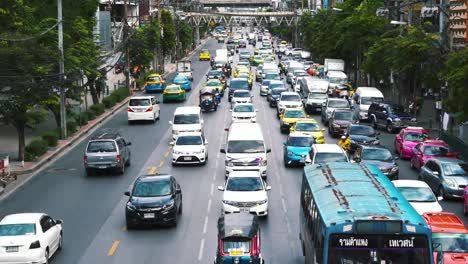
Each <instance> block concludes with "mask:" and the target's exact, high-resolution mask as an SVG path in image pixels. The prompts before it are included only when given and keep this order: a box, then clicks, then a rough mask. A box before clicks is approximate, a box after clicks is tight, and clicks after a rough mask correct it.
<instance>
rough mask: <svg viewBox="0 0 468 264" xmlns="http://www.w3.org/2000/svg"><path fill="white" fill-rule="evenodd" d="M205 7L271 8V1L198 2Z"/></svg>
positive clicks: (217, 0) (212, 0)
mask: <svg viewBox="0 0 468 264" xmlns="http://www.w3.org/2000/svg"><path fill="white" fill-rule="evenodd" d="M200 4H202V5H203V6H205V7H265V6H272V5H273V1H272V0H200Z"/></svg>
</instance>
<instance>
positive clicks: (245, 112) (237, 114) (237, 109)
mask: <svg viewBox="0 0 468 264" xmlns="http://www.w3.org/2000/svg"><path fill="white" fill-rule="evenodd" d="M229 111H231V112H232V117H231V119H232V122H254V123H255V122H257V112H258V110H257V109H255V107H254V105H253V104H252V103H238V104H236V105H234V107H233V108H232V110H229Z"/></svg>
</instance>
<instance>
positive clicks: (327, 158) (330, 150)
mask: <svg viewBox="0 0 468 264" xmlns="http://www.w3.org/2000/svg"><path fill="white" fill-rule="evenodd" d="M326 162H347V163H349V157H348V155H347V154H346V152H345V151H344V150H343V149H342V148H341V147H340V146H338V145H337V144H313V145H312V148H311V149H310V151H309V156H308V157H307V158H306V164H320V163H326Z"/></svg>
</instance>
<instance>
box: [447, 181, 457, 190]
mask: <svg viewBox="0 0 468 264" xmlns="http://www.w3.org/2000/svg"><path fill="white" fill-rule="evenodd" d="M445 183H447V186H448V187H450V188H455V187H457V183H456V182H455V181H452V180H445Z"/></svg>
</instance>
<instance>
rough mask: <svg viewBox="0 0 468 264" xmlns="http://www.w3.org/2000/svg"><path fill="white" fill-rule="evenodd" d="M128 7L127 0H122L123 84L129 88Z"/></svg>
mask: <svg viewBox="0 0 468 264" xmlns="http://www.w3.org/2000/svg"><path fill="white" fill-rule="evenodd" d="M127 12H128V9H127V0H124V24H123V27H124V28H123V32H124V34H123V36H124V37H123V41H125V71H124V72H125V86H126V87H127V89H130V90H131V88H130V50H129V48H128V13H127Z"/></svg>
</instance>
